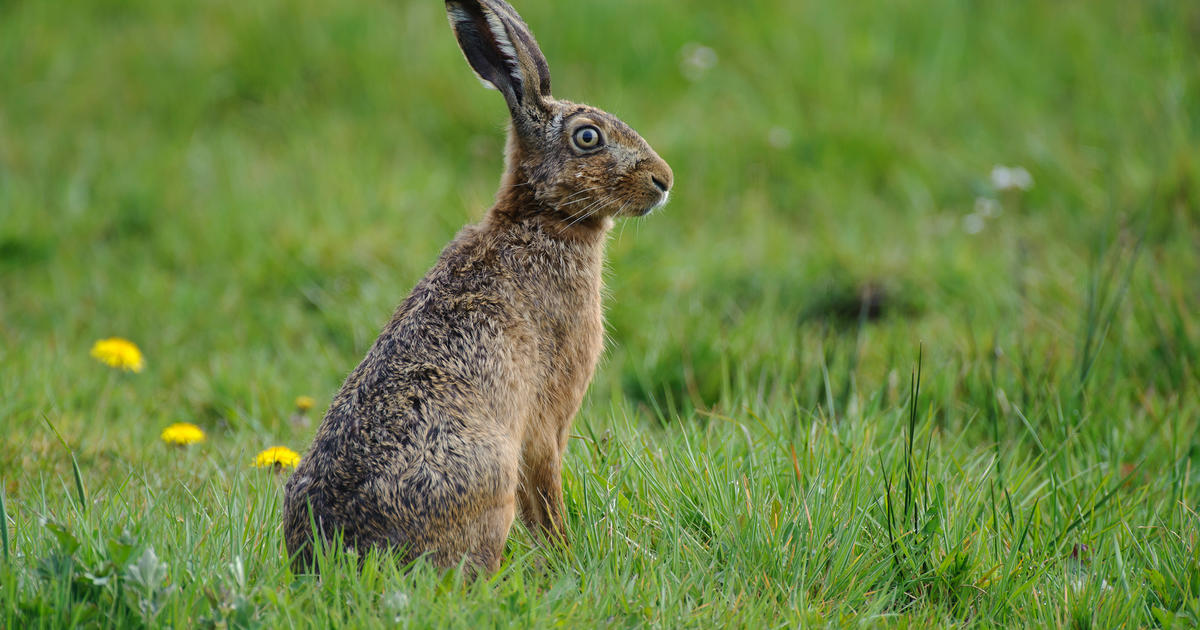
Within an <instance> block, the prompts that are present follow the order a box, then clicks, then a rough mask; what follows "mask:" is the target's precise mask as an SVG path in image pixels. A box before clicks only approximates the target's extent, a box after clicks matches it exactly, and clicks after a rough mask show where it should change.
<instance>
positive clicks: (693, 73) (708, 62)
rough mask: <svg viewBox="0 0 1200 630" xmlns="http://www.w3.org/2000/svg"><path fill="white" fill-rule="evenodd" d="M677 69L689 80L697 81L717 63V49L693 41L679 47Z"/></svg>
mask: <svg viewBox="0 0 1200 630" xmlns="http://www.w3.org/2000/svg"><path fill="white" fill-rule="evenodd" d="M679 57H680V60H679V71H680V72H682V73H683V76H684V77H686V78H687V79H688V80H689V81H699V80H700V79H701V78H703V77H704V75H705V74H707V73H708V71H709V70H712V69H713V66H715V65H717V51H715V50H713V49H712V48H709V47H708V46H705V45H703V44H697V43H695V42H692V43H688V44H684V45H683V48H681V49H679Z"/></svg>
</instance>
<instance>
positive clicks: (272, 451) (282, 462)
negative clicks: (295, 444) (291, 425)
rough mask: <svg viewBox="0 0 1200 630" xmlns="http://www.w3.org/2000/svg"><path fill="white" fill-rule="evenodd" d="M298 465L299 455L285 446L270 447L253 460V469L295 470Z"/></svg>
mask: <svg viewBox="0 0 1200 630" xmlns="http://www.w3.org/2000/svg"><path fill="white" fill-rule="evenodd" d="M299 463H300V454H299V453H297V452H296V451H293V450H292V449H290V448H288V447H286V446H272V447H271V448H269V449H267V450H265V451H263V452H261V453H259V454H258V456H257V457H255V458H254V467H255V468H267V467H270V466H274V467H275V468H295V467H296V464H299Z"/></svg>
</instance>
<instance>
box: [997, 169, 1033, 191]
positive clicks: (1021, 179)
mask: <svg viewBox="0 0 1200 630" xmlns="http://www.w3.org/2000/svg"><path fill="white" fill-rule="evenodd" d="M992 186H993V187H995V189H996V190H1022V191H1024V190H1029V189H1031V188H1033V175H1030V174H1029V171H1027V170H1025V167H1023V166H1004V165H1003V164H997V165H995V166H993V167H992Z"/></svg>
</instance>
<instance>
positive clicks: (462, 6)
mask: <svg viewBox="0 0 1200 630" xmlns="http://www.w3.org/2000/svg"><path fill="white" fill-rule="evenodd" d="M446 16H447V17H448V18H450V26H452V27H453V28H454V36H455V37H456V38H457V39H458V46H459V48H462V51H463V55H465V56H466V57H467V63H469V64H471V69H472V70H474V71H475V74H476V75H478V76H479V79H480V80H481V81H483V83H484V85H486V86H488V87H492V88H495V89H497V90H500V92H501V93H502V94H504V100H505V101H506V102H507V103H508V109H509V112H510V113H511V114H512V117H513V120H514V121H516V122H521V119H522V118H526V117H532V118H533V119H540V118H542V116H541V114H543V113H545V112H546V111H547V108H546V105H545V102H544V101H545V99H548V98H549V97H550V67H549V66H547V65H546V57H545V56H543V55H542V51H541V49H539V48H538V45H537V41H536V40H534V38H533V33H530V32H529V27H528V26H526V25H525V22H524V21H523V20H521V16H520V15H517V12H516V10H514V9H513V8H512V7H511V6H509V4H508V3H507V2H504V1H503V0H446Z"/></svg>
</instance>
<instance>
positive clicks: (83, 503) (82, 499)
mask: <svg viewBox="0 0 1200 630" xmlns="http://www.w3.org/2000/svg"><path fill="white" fill-rule="evenodd" d="M42 420H45V421H46V426H48V427H50V431H51V432H52V433H54V437H56V438H58V441H59V443H60V444H62V445H63V448H65V449H67V454H68V455H70V456H71V472H72V473H73V474H74V475H75V493H76V495H77V496H78V498H79V505H80V509H81V510H82V511H84V512H87V509H88V494H87V488H85V487H84V485H83V475H82V474H80V472H79V460H77V459H75V450H74V449H72V448H71V446H70V445H69V444H67V441H66V439H64V438H63V436H62V434H61V433H59V432H58V429H57V428H55V427H54V423H53V422H50V416H47V415H46V414H42Z"/></svg>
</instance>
